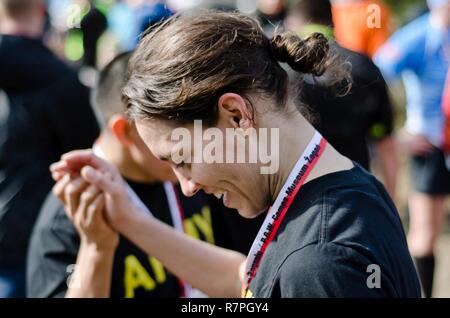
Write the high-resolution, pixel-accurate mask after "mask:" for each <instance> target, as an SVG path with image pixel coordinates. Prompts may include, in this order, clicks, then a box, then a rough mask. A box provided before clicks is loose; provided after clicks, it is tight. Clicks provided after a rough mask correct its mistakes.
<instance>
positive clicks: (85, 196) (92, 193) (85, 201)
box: [77, 185, 100, 220]
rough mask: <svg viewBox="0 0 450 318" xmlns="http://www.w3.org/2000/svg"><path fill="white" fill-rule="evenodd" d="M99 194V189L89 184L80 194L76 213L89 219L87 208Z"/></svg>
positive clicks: (84, 218)
mask: <svg viewBox="0 0 450 318" xmlns="http://www.w3.org/2000/svg"><path fill="white" fill-rule="evenodd" d="M99 194H100V189H99V188H98V187H97V186H95V185H89V186H88V187H87V188H86V189H85V190H84V191H83V193H82V194H81V196H80V204H79V207H78V211H77V213H78V214H79V215H80V217H81V218H82V219H83V220H89V218H88V212H87V210H89V208H90V205H91V204H92V202H94V201H95V200H96V198H97V197H98V196H99Z"/></svg>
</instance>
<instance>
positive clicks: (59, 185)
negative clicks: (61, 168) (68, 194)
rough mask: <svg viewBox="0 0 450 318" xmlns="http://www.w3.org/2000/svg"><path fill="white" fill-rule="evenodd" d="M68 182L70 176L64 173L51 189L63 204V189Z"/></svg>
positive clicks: (64, 201) (64, 202)
mask: <svg viewBox="0 0 450 318" xmlns="http://www.w3.org/2000/svg"><path fill="white" fill-rule="evenodd" d="M69 182H70V176H69V175H68V174H66V175H64V177H63V178H61V179H60V180H59V181H58V182H57V183H56V184H55V185H54V186H53V189H52V192H53V194H54V195H55V196H56V197H57V198H58V199H59V200H61V202H62V203H63V204H64V205H65V204H66V200H65V198H64V190H65V188H66V186H67V184H68V183H69Z"/></svg>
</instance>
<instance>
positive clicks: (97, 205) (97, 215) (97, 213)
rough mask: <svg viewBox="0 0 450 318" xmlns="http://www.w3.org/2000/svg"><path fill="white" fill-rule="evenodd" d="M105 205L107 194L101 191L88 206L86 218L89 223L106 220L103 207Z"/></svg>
mask: <svg viewBox="0 0 450 318" xmlns="http://www.w3.org/2000/svg"><path fill="white" fill-rule="evenodd" d="M104 207H105V194H103V193H100V194H99V195H97V196H96V198H95V199H94V201H93V202H92V203H91V204H90V205H89V207H88V208H87V211H86V212H87V215H86V220H87V222H88V223H89V224H93V223H95V224H100V223H101V222H105V220H104V215H103V209H104Z"/></svg>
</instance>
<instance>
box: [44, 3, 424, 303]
mask: <svg viewBox="0 0 450 318" xmlns="http://www.w3.org/2000/svg"><path fill="white" fill-rule="evenodd" d="M280 62H283V63H287V64H288V65H289V66H290V67H291V68H293V69H294V70H296V71H298V72H301V73H305V74H313V75H314V76H316V77H317V80H318V82H323V83H324V84H327V83H340V84H342V81H345V78H346V76H347V75H346V74H347V73H346V72H345V70H344V69H343V68H342V62H340V60H339V58H337V57H336V56H335V55H334V54H333V53H332V52H330V50H329V45H328V42H327V40H326V39H325V37H324V36H323V35H321V34H318V33H316V34H313V35H311V36H310V37H308V38H306V39H300V38H298V37H297V36H295V35H293V34H290V33H276V34H275V35H274V37H273V38H272V39H269V38H267V37H266V36H265V35H264V33H263V31H262V29H261V28H260V26H259V25H258V23H257V22H256V21H254V20H253V19H251V18H249V17H247V16H245V15H241V14H238V13H223V12H212V11H205V12H200V13H195V14H186V15H179V16H175V17H173V18H171V19H169V20H168V21H166V22H164V23H162V24H160V25H159V26H157V27H154V28H152V29H150V30H149V31H148V32H147V33H146V35H145V36H144V37H143V39H142V40H141V43H140V45H139V47H138V49H137V50H136V52H135V53H134V56H133V57H132V60H131V62H130V65H129V74H128V76H129V80H128V83H127V86H126V87H125V89H124V92H123V93H124V98H125V101H126V104H127V112H128V115H129V117H130V119H131V120H133V121H134V123H135V125H136V127H137V129H138V131H139V134H140V136H141V137H142V139H143V141H144V142H145V143H146V145H147V146H148V148H149V149H150V150H151V151H152V152H153V153H154V154H155V155H156V156H157V157H159V158H160V159H162V160H166V161H168V162H169V163H171V164H172V167H173V169H174V171H175V174H176V175H177V177H178V180H179V182H180V184H181V187H182V189H183V192H184V194H185V195H187V196H190V195H193V194H194V193H196V192H197V191H199V190H203V191H205V192H207V193H211V194H214V195H216V196H217V197H219V198H222V199H223V203H224V204H225V205H226V206H227V207H230V208H234V209H237V211H238V212H239V213H240V214H241V215H242V216H245V217H248V218H254V217H257V216H258V215H261V214H265V215H266V218H265V221H264V223H263V225H262V227H261V230H260V231H259V233H258V235H257V237H256V238H255V242H254V244H253V246H252V248H251V250H250V252H249V254H248V257H247V259H245V257H243V255H241V254H238V253H235V252H231V251H227V250H223V249H220V248H217V247H213V246H211V245H208V244H204V243H201V242H197V241H195V240H192V239H189V238H186V237H184V236H182V235H180V234H177V233H174V232H173V230H172V229H171V228H169V227H168V226H166V225H163V224H161V223H160V222H158V221H157V220H154V219H152V218H151V217H148V215H145V214H143V213H140V210H139V209H140V208H139V206H137V205H135V204H134V203H133V201H132V200H131V199H130V198H129V197H128V195H127V190H126V187H125V186H124V183H123V181H122V179H121V177H120V175H119V174H118V173H117V171H116V170H115V169H114V168H113V167H111V166H110V165H108V164H107V163H105V162H104V161H102V160H101V159H99V158H97V157H96V156H95V155H94V154H92V153H90V152H87V151H76V152H72V153H69V154H67V155H66V156H64V157H63V159H62V160H61V161H60V162H58V163H56V164H54V165H53V166H52V172H53V177H54V178H55V180H62V181H59V182H58V184H57V186H56V188H57V192H58V193H57V194H58V195H59V197H60V198H61V199H62V200H63V201H64V198H65V197H67V198H70V193H69V194H67V192H66V191H67V189H68V188H70V187H69V186H68V184H67V183H66V184H61V183H62V182H66V181H64V180H65V178H64V179H62V177H63V176H64V175H65V174H67V173H71V174H73V173H81V175H82V176H83V178H85V180H86V181H87V182H88V183H91V184H93V185H95V186H97V187H98V188H99V189H100V190H101V191H99V193H104V194H106V195H105V200H106V208H105V211H104V216H105V218H106V219H107V221H108V223H109V225H110V226H111V227H112V228H113V229H115V230H117V231H119V232H121V233H122V234H123V235H125V236H126V237H128V238H129V239H130V240H131V241H133V242H135V243H136V244H137V245H138V246H140V247H141V248H142V249H143V250H145V251H147V252H148V253H150V254H152V255H154V256H155V257H157V258H158V259H159V260H160V261H161V262H163V263H164V264H165V265H166V266H167V268H169V269H170V270H171V271H172V272H174V273H175V274H176V275H177V276H179V277H180V278H182V279H184V280H185V281H186V282H188V283H190V284H191V285H192V286H193V287H196V288H198V289H200V290H202V291H203V292H205V293H206V294H208V295H209V296H222V297H223V296H231V297H237V296H240V295H243V296H246V297H252V296H253V297H420V287H419V282H418V279H417V275H416V272H415V270H414V266H413V263H412V260H411V257H410V255H409V253H408V248H407V244H406V240H405V235H404V232H403V229H402V225H401V222H400V219H399V217H398V214H397V211H396V209H395V206H394V204H393V203H392V201H391V199H390V198H389V195H388V194H387V193H386V191H385V189H384V188H383V186H382V185H381V184H380V183H379V182H378V181H377V180H376V179H375V178H374V177H373V176H371V175H370V174H369V173H368V172H367V171H365V170H364V169H363V168H361V167H360V166H358V165H357V164H356V163H353V162H352V161H350V160H349V159H348V158H346V157H344V156H342V155H341V154H339V153H338V152H337V151H336V150H335V149H334V148H333V147H332V146H331V145H329V144H327V142H326V140H324V139H323V138H322V137H321V136H320V134H319V133H318V132H317V131H315V130H314V128H313V127H312V126H311V125H310V124H309V123H308V121H307V120H306V119H305V118H304V117H303V116H302V115H301V114H300V113H299V112H298V110H297V108H296V105H295V103H294V101H293V100H294V97H293V96H294V93H293V92H292V91H291V90H290V89H289V87H288V76H287V74H286V72H285V71H284V70H283V68H282V67H281V66H280ZM197 120H201V121H202V125H203V128H205V129H213V130H211V131H214V134H213V135H214V136H215V138H216V139H217V138H220V136H223V139H220V140H219V141H220V142H221V143H220V144H222V145H223V147H222V149H216V151H219V150H224V149H226V151H231V152H232V153H231V155H233V156H234V152H233V151H236V150H239V149H240V148H243V149H245V151H246V152H245V155H246V156H245V158H247V157H248V156H250V155H251V151H252V149H251V147H248V148H246V147H244V146H245V145H244V143H246V141H248V139H250V138H251V137H249V134H247V132H249V131H250V132H251V131H256V137H258V138H257V140H258V144H257V146H258V149H261V148H264V147H269V148H270V149H276V150H277V151H276V154H278V155H279V160H278V163H277V165H276V167H277V169H275V170H274V171H270V172H269V173H267V171H266V173H262V171H263V170H262V169H261V168H262V167H264V164H265V163H267V162H266V161H264V160H263V159H264V158H258V160H257V161H255V162H244V163H243V162H239V161H238V162H237V163H236V162H235V163H230V162H225V163H224V162H215V161H212V162H210V161H208V162H205V161H207V160H198V159H199V158H200V159H202V155H204V152H203V153H199V152H200V151H201V149H203V146H205V144H206V141H205V139H202V141H201V142H200V143H198V141H196V140H194V141H193V147H190V148H189V149H187V150H186V148H183V149H182V150H183V151H179V148H177V147H178V146H177V145H178V141H179V140H178V141H177V140H174V138H173V131H174V130H175V129H177V128H180V127H181V128H182V129H183V131H184V132H187V133H188V135H189V136H192V135H194V136H195V133H196V132H195V131H194V130H195V129H196V128H195V123H197V122H195V123H194V121H197ZM349 124H351V123H349ZM227 129H228V130H230V129H231V130H234V131H237V135H239V134H241V135H242V136H244V137H243V138H241V139H239V138H236V139H237V140H238V141H237V144H234V143H233V147H228V146H229V145H230V143H231V142H234V141H235V140H234V138H233V140H232V141H231V140H229V139H227V138H226V133H225V132H226V131H227ZM264 129H267V130H268V131H276V132H277V133H276V134H274V135H273V136H274V137H273V138H274V139H272V135H271V138H270V140H269V141H267V138H262V133H261V132H262V131H263V130H264ZM221 133H222V134H221ZM210 137H211V136H210ZM277 137H278V138H277ZM210 140H211V139H210ZM216 141H217V140H216ZM202 142H203V143H204V144H202ZM274 146H275V147H274ZM260 153H261V152H260ZM174 154H176V156H175V155H174ZM227 155H228V153H227ZM192 158H194V160H191V159H192ZM227 158H228V157H227ZM233 158H234V157H233ZM69 185H70V183H69ZM67 195H68V196H67ZM99 195H100V194H99ZM82 199H83V197H82V196H81V200H82ZM97 201H99V202H100V201H101V200H97ZM74 202H78V201H77V200H71V201H70V202H67V203H66V208H67V209H69V210H70V212H69V213H77V211H76V204H75V203H74ZM90 211H96V206H95V204H94V203H93V204H92V205H91V209H90ZM241 292H242V293H241Z"/></svg>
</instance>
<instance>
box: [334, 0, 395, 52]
mask: <svg viewBox="0 0 450 318" xmlns="http://www.w3.org/2000/svg"><path fill="white" fill-rule="evenodd" d="M331 3H332V8H333V21H334V34H335V37H336V41H337V42H338V43H339V44H340V45H342V46H343V47H345V48H347V49H350V50H352V51H356V52H359V53H361V54H366V55H367V56H369V57H373V55H374V54H375V53H376V52H377V50H378V49H379V48H380V47H381V45H383V43H385V42H386V41H387V39H388V38H389V34H390V29H391V25H390V19H391V17H390V16H391V13H390V10H389V8H388V7H387V6H386V5H385V4H384V2H383V1H382V0H332V1H331Z"/></svg>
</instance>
